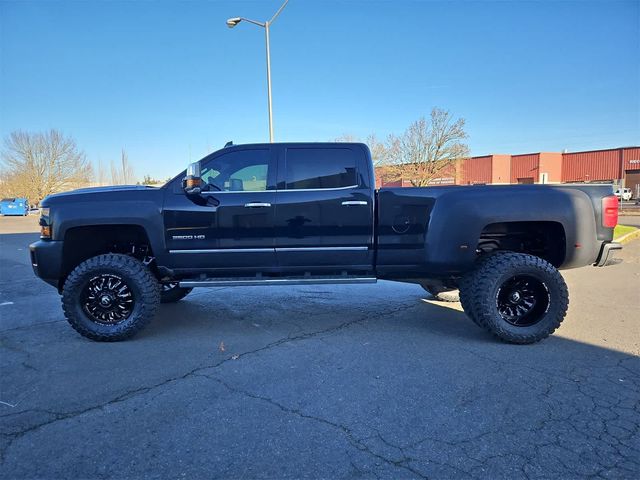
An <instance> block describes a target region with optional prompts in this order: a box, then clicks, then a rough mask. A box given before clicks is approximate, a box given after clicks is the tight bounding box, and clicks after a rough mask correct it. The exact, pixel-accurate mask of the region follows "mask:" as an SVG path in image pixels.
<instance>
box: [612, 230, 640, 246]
mask: <svg viewBox="0 0 640 480" xmlns="http://www.w3.org/2000/svg"><path fill="white" fill-rule="evenodd" d="M638 238H640V228H638V229H636V230H634V231H633V232H629V233H627V234H626V235H623V236H621V237H620V238H615V239H614V240H613V241H614V242H618V243H622V244H624V243H629V242H631V241H633V240H636V239H638Z"/></svg>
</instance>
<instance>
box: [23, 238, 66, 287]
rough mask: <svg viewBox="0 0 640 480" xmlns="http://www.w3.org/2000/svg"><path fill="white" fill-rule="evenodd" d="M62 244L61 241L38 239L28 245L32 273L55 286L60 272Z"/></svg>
mask: <svg viewBox="0 0 640 480" xmlns="http://www.w3.org/2000/svg"><path fill="white" fill-rule="evenodd" d="M62 246H63V242H56V241H53V240H40V241H38V242H35V243H32V244H31V245H29V255H30V256H31V266H32V267H33V273H35V274H36V275H37V276H38V277H40V278H41V279H42V280H44V281H45V282H47V283H48V284H49V285H53V286H54V287H56V288H58V283H59V280H60V277H61V273H62V272H61V270H62Z"/></svg>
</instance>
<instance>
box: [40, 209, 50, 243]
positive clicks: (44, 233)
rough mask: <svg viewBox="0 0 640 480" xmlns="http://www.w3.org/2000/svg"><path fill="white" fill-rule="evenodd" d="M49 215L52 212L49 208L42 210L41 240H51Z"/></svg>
mask: <svg viewBox="0 0 640 480" xmlns="http://www.w3.org/2000/svg"><path fill="white" fill-rule="evenodd" d="M49 214H50V211H49V209H48V208H41V209H40V238H44V239H50V238H51V218H50V217H49Z"/></svg>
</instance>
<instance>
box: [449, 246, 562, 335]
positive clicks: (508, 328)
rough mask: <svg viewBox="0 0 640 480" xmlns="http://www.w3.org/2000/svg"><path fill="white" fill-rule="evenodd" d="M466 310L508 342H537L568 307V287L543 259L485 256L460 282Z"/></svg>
mask: <svg viewBox="0 0 640 480" xmlns="http://www.w3.org/2000/svg"><path fill="white" fill-rule="evenodd" d="M463 285H464V292H465V293H464V294H463V295H461V296H462V297H463V298H464V300H465V302H464V303H465V304H466V305H465V311H467V309H468V313H469V316H470V317H471V318H472V319H473V320H474V322H475V323H476V324H478V325H480V326H482V327H484V328H486V329H487V330H489V331H490V332H491V333H493V334H494V335H496V336H497V337H498V338H500V339H501V340H504V341H506V342H509V343H520V344H526V343H535V342H538V341H540V340H542V339H544V338H546V337H548V336H549V335H551V334H552V333H553V332H554V331H555V330H556V329H557V328H558V327H559V326H560V324H561V323H562V321H563V320H564V317H565V315H566V313H567V308H568V306H569V293H568V290H567V285H566V284H565V282H564V279H563V278H562V275H560V272H558V270H557V269H556V268H555V267H554V266H553V265H551V264H550V263H549V262H547V261H546V260H543V259H541V258H538V257H535V256H533V255H527V254H524V253H513V252H499V253H494V254H491V255H490V256H489V257H487V258H486V259H483V260H482V261H481V262H480V264H479V265H478V268H477V269H476V270H475V271H474V272H473V273H472V274H471V275H470V276H469V277H467V279H466V280H465V281H464V282H463Z"/></svg>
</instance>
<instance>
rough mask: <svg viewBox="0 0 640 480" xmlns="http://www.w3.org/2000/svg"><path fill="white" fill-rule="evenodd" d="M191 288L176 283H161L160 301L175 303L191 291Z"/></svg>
mask: <svg viewBox="0 0 640 480" xmlns="http://www.w3.org/2000/svg"><path fill="white" fill-rule="evenodd" d="M191 290H193V288H184V287H180V286H178V284H177V283H166V284H163V285H161V290H160V303H175V302H178V301H180V300H182V299H183V298H184V297H186V296H187V295H189V293H191Z"/></svg>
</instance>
